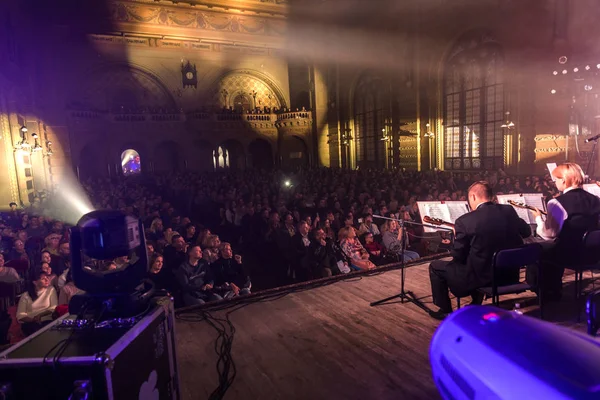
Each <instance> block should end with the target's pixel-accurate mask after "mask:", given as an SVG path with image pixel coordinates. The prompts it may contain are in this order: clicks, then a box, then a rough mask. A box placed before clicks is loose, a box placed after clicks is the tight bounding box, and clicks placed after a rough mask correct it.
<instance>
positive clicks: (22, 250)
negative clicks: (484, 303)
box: [0, 168, 556, 333]
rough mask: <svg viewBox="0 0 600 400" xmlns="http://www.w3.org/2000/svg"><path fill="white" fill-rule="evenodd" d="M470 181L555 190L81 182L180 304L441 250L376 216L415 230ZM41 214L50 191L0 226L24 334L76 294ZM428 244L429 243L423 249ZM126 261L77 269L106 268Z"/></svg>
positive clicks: (183, 177) (272, 180)
mask: <svg viewBox="0 0 600 400" xmlns="http://www.w3.org/2000/svg"><path fill="white" fill-rule="evenodd" d="M482 179H485V180H487V181H488V182H490V184H491V185H492V186H493V187H494V191H495V192H496V193H498V194H508V193H520V192H526V193H540V194H541V195H543V196H544V197H546V198H552V196H553V195H554V194H556V190H555V188H554V185H553V184H552V182H551V180H550V178H549V177H548V176H546V177H537V176H527V177H516V176H515V177H509V176H507V175H506V174H505V173H504V172H503V171H502V170H499V171H485V172H480V173H477V172H474V173H449V172H440V171H429V172H407V171H403V170H399V169H396V170H368V169H365V170H356V171H350V170H336V169H327V168H319V169H310V170H298V171H296V172H293V173H284V172H283V171H272V172H266V171H258V170H252V169H249V170H244V171H237V172H235V171H227V170H218V171H216V172H210V173H208V172H207V173H194V172H187V171H184V172H177V173H168V174H147V175H139V176H130V177H119V178H111V179H107V178H101V179H94V180H88V181H84V182H82V185H83V188H84V190H85V191H86V192H87V194H88V196H89V198H90V199H91V201H92V203H93V205H94V207H95V208H98V209H117V210H121V211H123V212H125V213H126V214H128V215H131V216H134V217H136V218H140V219H141V220H142V221H143V223H144V226H145V235H146V238H147V250H148V258H149V274H148V279H149V280H151V281H152V282H154V284H155V286H156V287H157V288H158V289H164V290H167V291H168V292H169V293H171V294H172V295H173V296H174V298H175V299H176V306H183V305H194V304H202V303H204V302H206V301H212V300H218V299H220V298H230V297H235V296H242V295H247V294H249V293H250V290H251V289H252V286H255V290H262V289H266V288H271V287H276V286H281V285H285V284H289V283H293V282H303V281H308V280H312V279H318V278H322V277H327V276H332V275H337V274H340V273H347V272H349V271H350V269H354V270H369V269H373V268H375V266H376V265H383V264H385V263H386V262H393V261H397V259H398V258H397V257H399V255H400V254H401V249H402V246H403V245H404V246H406V247H405V249H404V260H405V261H407V262H408V261H413V260H415V259H418V258H419V257H420V255H427V254H430V250H427V249H429V248H436V249H437V248H438V247H440V248H443V247H444V245H445V244H444V243H443V242H442V240H441V239H442V238H441V237H439V236H435V235H430V236H429V237H425V235H424V234H423V231H422V229H419V228H418V227H413V226H411V225H410V224H407V225H405V227H404V229H400V228H399V226H398V224H397V223H396V222H395V221H388V220H382V219H378V218H377V217H376V216H378V215H381V216H385V217H395V218H398V217H399V218H401V219H403V220H405V221H411V220H414V221H417V222H420V216H419V211H418V208H417V206H416V202H417V201H426V200H429V201H430V200H434V199H435V200H461V199H463V200H464V199H465V198H466V189H467V188H468V187H469V185H470V183H471V182H473V181H476V180H482ZM286 181H289V182H291V183H292V184H290V185H285V184H284V182H286ZM53 210H55V208H53V199H52V196H51V194H50V193H48V194H46V195H44V196H42V195H41V194H38V195H37V197H36V198H35V200H34V202H33V204H32V206H31V207H29V208H27V209H19V208H18V207H17V206H16V205H15V204H11V205H10V210H8V211H7V212H6V213H4V214H3V215H2V220H0V234H1V236H0V281H4V282H7V281H10V282H15V281H19V280H22V279H24V280H25V284H26V286H27V287H28V291H27V292H26V293H25V294H23V295H22V296H21V300H20V301H19V306H18V308H19V317H18V320H19V321H20V322H21V323H22V329H23V331H27V332H29V333H30V332H33V331H35V330H36V329H38V328H39V327H40V326H42V325H43V324H42V323H43V322H45V321H46V320H47V319H48V318H50V317H49V315H47V313H43V312H44V310H51V309H52V307H54V306H56V304H57V303H59V304H67V303H68V301H69V300H70V299H71V298H72V296H74V295H75V294H78V293H80V291H79V290H78V289H77V288H76V287H75V285H74V283H73V282H72V280H71V276H70V273H69V271H70V248H69V230H68V226H65V224H64V223H63V222H61V221H60V220H58V219H55V218H52V217H49V216H55V217H56V216H58V215H59V214H56V213H55V212H53ZM357 236H360V237H361V240H360V241H359V239H358V238H357ZM424 237H425V238H424ZM402 239H404V240H402ZM436 240H437V241H438V244H439V246H428V245H429V244H430V242H432V241H433V242H435V241H436ZM361 242H362V243H361ZM417 249H418V251H415V250H417ZM234 254H235V255H234ZM5 259H6V261H7V262H9V261H10V263H11V264H12V263H17V264H18V267H17V264H14V265H15V268H17V270H15V269H13V268H10V267H7V266H5V265H4V260H5ZM242 259H243V260H244V262H243V263H242V261H241V260H242ZM128 262H129V260H127V259H126V258H119V259H115V260H107V261H106V262H103V263H96V264H93V265H86V268H88V269H91V270H94V269H96V270H101V271H111V270H115V269H117V268H119V267H122V266H125V265H127V263H128ZM250 277H252V285H251V284H250V282H251V279H250ZM56 290H58V291H59V293H60V296H58V297H59V298H60V301H58V299H57V292H56ZM52 294H53V295H54V297H52ZM42 313H43V317H42V316H41V314H42ZM38 316H39V317H38Z"/></svg>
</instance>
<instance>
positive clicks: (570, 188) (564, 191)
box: [562, 186, 579, 194]
mask: <svg viewBox="0 0 600 400" xmlns="http://www.w3.org/2000/svg"><path fill="white" fill-rule="evenodd" d="M573 189H579V188H578V187H577V186H571V187H568V188H566V189H565V190H563V192H562V194H565V193H567V192H570V191H571V190H573Z"/></svg>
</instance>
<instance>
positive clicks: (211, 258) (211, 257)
mask: <svg viewBox="0 0 600 400" xmlns="http://www.w3.org/2000/svg"><path fill="white" fill-rule="evenodd" d="M218 259H219V249H215V248H213V247H207V248H206V249H204V250H203V251H202V260H203V261H204V262H205V263H207V264H208V265H211V264H213V263H215V262H216V261H217V260H218Z"/></svg>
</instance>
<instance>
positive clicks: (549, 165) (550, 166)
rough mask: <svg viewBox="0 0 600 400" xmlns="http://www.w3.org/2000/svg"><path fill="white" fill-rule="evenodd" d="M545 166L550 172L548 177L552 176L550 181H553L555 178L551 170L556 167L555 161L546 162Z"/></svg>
mask: <svg viewBox="0 0 600 400" xmlns="http://www.w3.org/2000/svg"><path fill="white" fill-rule="evenodd" d="M546 168H548V172H549V173H550V178H552V181H553V182H554V181H555V180H556V178H555V177H554V176H552V171H554V170H555V169H556V163H554V162H553V163H546Z"/></svg>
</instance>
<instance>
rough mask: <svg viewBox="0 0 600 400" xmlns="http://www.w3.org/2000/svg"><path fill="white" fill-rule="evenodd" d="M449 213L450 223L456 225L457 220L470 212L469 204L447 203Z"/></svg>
mask: <svg viewBox="0 0 600 400" xmlns="http://www.w3.org/2000/svg"><path fill="white" fill-rule="evenodd" d="M445 204H446V206H448V211H450V220H449V221H448V222H452V223H455V222H456V220H457V219H458V218H459V217H460V216H462V215H464V214H466V213H468V212H469V204H468V203H467V202H466V201H447V202H446V203H445Z"/></svg>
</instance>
